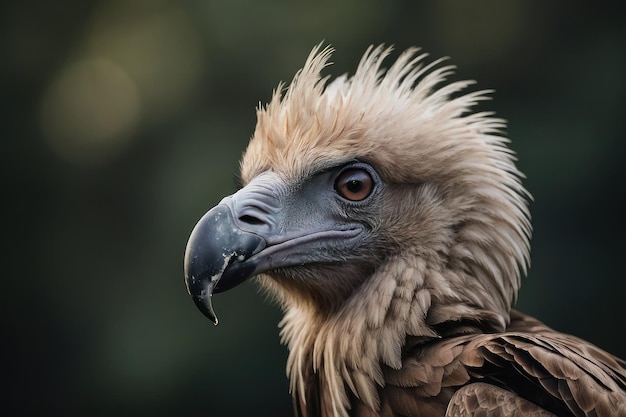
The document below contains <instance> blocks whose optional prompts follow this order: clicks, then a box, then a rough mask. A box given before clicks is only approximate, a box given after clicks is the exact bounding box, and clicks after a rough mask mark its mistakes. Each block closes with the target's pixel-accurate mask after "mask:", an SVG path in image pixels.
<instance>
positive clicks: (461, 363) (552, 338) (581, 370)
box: [382, 312, 626, 417]
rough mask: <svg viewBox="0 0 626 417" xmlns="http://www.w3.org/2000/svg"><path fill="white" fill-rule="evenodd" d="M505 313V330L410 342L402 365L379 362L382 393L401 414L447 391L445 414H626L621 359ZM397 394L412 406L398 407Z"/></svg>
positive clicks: (442, 399) (443, 398) (443, 399)
mask: <svg viewBox="0 0 626 417" xmlns="http://www.w3.org/2000/svg"><path fill="white" fill-rule="evenodd" d="M512 317H513V323H512V325H511V326H510V328H511V329H512V330H514V331H511V332H505V333H500V334H479V335H465V336H459V337H456V338H452V339H446V340H443V341H433V342H430V343H426V344H424V345H422V346H421V347H415V348H414V350H413V351H412V352H411V353H410V354H409V353H406V357H405V358H404V360H403V366H402V368H401V369H398V370H394V369H390V368H385V370H384V372H385V381H386V383H387V385H386V386H385V387H384V389H383V395H382V397H383V398H387V399H389V398H391V400H389V404H390V405H391V406H392V408H393V409H394V411H395V412H398V413H400V414H401V415H406V416H419V415H428V414H424V409H420V407H419V404H429V405H428V407H431V406H432V404H434V403H437V401H439V403H443V404H444V405H446V406H447V401H448V399H449V398H450V392H451V391H450V390H452V392H453V391H455V390H456V393H455V394H454V396H453V397H452V400H451V401H450V406H449V409H448V413H449V414H448V415H459V416H463V415H474V416H478V415H483V416H505V415H506V416H542V417H543V416H552V415H573V416H599V417H601V416H616V415H617V416H626V391H625V390H624V376H625V375H626V371H625V368H624V362H623V361H622V360H621V359H618V358H614V357H612V356H610V355H609V354H607V353H605V352H603V351H601V350H600V349H598V348H596V347H594V346H593V345H590V344H589V343H586V342H583V341H581V340H580V339H577V338H574V337H571V336H567V335H564V334H560V333H557V332H554V331H552V330H551V329H549V328H548V327H546V326H543V325H542V324H541V323H539V322H538V321H536V320H533V319H530V318H527V317H525V316H522V315H521V314H520V313H517V312H514V313H513V315H512ZM525 330H528V332H526V331H525ZM531 330H532V332H531ZM410 398H412V400H411V399H410ZM400 400H402V401H408V402H410V403H411V404H414V405H415V407H417V408H416V410H417V411H416V412H414V413H412V414H410V413H407V414H405V413H403V412H401V411H400V409H399V408H398V409H397V408H395V407H399V405H398V404H399V401H400ZM402 407H403V411H409V409H411V407H412V406H409V405H403V406H402ZM424 407H427V406H426V405H424ZM414 411H415V410H414ZM431 411H432V409H431ZM450 413H452V414H450ZM464 413H465V414H464ZM433 415H435V414H433Z"/></svg>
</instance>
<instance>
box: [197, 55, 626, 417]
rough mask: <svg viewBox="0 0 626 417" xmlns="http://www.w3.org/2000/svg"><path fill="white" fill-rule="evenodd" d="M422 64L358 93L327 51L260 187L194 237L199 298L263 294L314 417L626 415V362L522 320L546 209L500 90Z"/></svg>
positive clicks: (208, 308) (254, 170)
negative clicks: (332, 71)
mask: <svg viewBox="0 0 626 417" xmlns="http://www.w3.org/2000/svg"><path fill="white" fill-rule="evenodd" d="M417 51H418V50H417V49H409V50H407V51H405V52H404V53H402V54H400V55H399V57H398V59H397V60H396V61H395V62H394V63H393V64H391V66H390V67H389V68H388V69H384V67H383V61H384V59H385V57H386V56H387V55H388V54H389V53H390V49H389V48H385V47H382V46H381V47H376V48H370V49H368V50H367V52H366V53H365V55H364V56H363V58H362V59H361V61H360V63H359V65H358V68H357V69H356V72H355V73H354V75H353V76H352V77H347V76H341V77H339V78H337V79H335V80H334V81H332V82H329V79H328V77H323V76H322V75H321V71H322V70H323V69H324V68H325V67H326V66H327V65H328V63H329V58H330V55H331V53H332V49H331V48H329V47H327V48H325V49H322V48H321V47H320V46H318V47H316V48H315V49H314V50H313V51H312V52H311V55H310V56H309V57H308V59H307V61H306V63H305V64H304V67H303V68H302V69H301V70H300V71H298V72H297V74H296V75H295V77H294V78H293V81H292V82H291V84H290V85H289V86H288V87H287V88H284V86H283V85H282V84H281V85H279V87H278V88H277V90H276V91H275V92H274V94H273V97H272V99H271V101H270V103H269V104H267V105H266V106H263V107H261V108H259V109H258V112H257V116H258V120H257V125H256V129H255V132H254V135H253V137H252V139H251V140H250V143H249V145H248V148H247V150H246V152H245V154H244V156H243V158H242V161H241V179H242V183H243V188H241V189H240V190H239V191H237V192H236V193H234V194H233V195H230V196H228V197H226V198H224V199H223V200H222V201H221V202H220V203H219V204H218V205H217V206H216V207H214V208H213V209H211V210H210V211H209V212H208V213H206V214H205V215H204V217H202V219H201V220H200V221H199V222H198V224H197V225H196V226H195V228H194V229H193V231H192V233H191V236H190V238H189V242H188V244H187V248H186V253H185V280H186V284H187V289H188V291H189V293H190V294H191V296H192V298H193V300H194V302H195V304H196V305H197V307H198V308H199V309H200V310H201V311H202V312H203V313H204V314H205V315H206V316H207V317H209V318H210V319H211V320H212V321H213V322H214V323H216V324H217V318H216V316H215V314H214V311H213V307H212V305H211V297H212V294H213V293H217V292H221V291H226V290H228V289H230V288H232V287H234V286H236V285H238V284H239V283H241V282H242V281H244V280H246V279H248V278H250V277H256V280H257V281H258V282H259V283H260V285H261V287H262V288H264V289H265V290H266V291H267V292H268V293H269V294H271V295H272V296H273V297H274V298H275V299H276V300H277V302H278V303H279V304H280V306H281V307H282V309H283V310H284V318H283V320H282V321H281V323H280V327H281V328H282V330H281V336H282V340H283V342H284V343H285V344H286V345H287V346H288V349H289V358H288V362H287V374H288V376H289V380H290V387H291V393H292V395H293V400H294V408H295V412H296V414H297V415H299V416H303V417H304V416H306V417H312V416H339V417H345V416H429V417H434V416H444V415H446V416H470V415H475V416H553V415H557V416H616V415H622V416H624V415H626V393H625V392H626V391H625V387H626V372H625V367H626V362H625V361H624V360H622V359H620V358H617V357H614V356H612V355H610V354H608V353H606V352H604V351H602V350H600V349H599V348H597V347H595V346H593V345H592V344H590V343H588V342H585V341H583V340H581V339H577V338H575V337H573V336H570V335H565V334H562V333H558V332H556V331H554V330H552V329H550V328H549V327H547V326H545V325H544V324H542V323H541V322H539V321H537V320H535V319H534V318H531V317H529V316H527V315H524V314H522V313H520V312H518V311H516V310H514V309H512V305H513V304H514V303H515V301H516V296H517V292H518V289H519V286H520V277H521V276H522V275H525V273H526V270H527V267H528V264H529V240H530V235H531V223H530V214H529V211H528V200H529V198H530V196H529V194H528V192H527V191H526V190H525V189H524V187H523V186H522V183H521V180H520V179H521V177H522V174H521V173H520V172H519V171H518V169H517V168H516V166H515V164H514V159H515V158H514V155H513V152H512V151H511V150H510V149H509V148H508V147H507V143H508V139H506V138H505V137H504V136H503V133H502V131H503V128H504V127H505V122H504V121H503V120H501V119H498V118H495V117H494V116H493V115H492V113H486V112H472V111H471V109H472V107H473V106H474V105H475V104H476V103H478V102H479V101H481V100H485V99H486V98H487V96H488V94H489V92H487V91H476V92H470V93H464V92H462V91H463V90H464V89H465V88H466V87H467V86H469V85H470V84H472V82H469V81H459V82H452V83H448V84H446V83H444V81H445V80H446V77H447V76H449V75H450V74H451V72H452V71H453V68H452V67H451V66H445V65H442V64H441V60H439V61H435V62H433V63H430V64H425V54H421V55H420V54H418V53H417Z"/></svg>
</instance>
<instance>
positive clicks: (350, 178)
mask: <svg viewBox="0 0 626 417" xmlns="http://www.w3.org/2000/svg"><path fill="white" fill-rule="evenodd" d="M373 188H374V181H373V180H372V176H371V175H370V173H369V172H367V171H366V170H364V169H361V168H348V169H346V170H345V171H343V172H342V173H341V174H339V176H338V177H337V179H336V180H335V190H336V191H337V192H338V193H339V195H340V196H342V197H343V198H345V199H347V200H350V201H361V200H363V199H365V198H366V197H367V196H369V195H370V193H371V192H372V189H373Z"/></svg>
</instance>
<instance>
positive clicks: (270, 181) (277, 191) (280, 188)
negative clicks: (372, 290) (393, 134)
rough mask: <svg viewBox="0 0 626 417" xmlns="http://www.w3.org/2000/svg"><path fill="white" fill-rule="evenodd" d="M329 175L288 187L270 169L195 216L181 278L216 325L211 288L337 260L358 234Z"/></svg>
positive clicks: (358, 227)
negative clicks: (294, 188) (341, 203)
mask: <svg viewBox="0 0 626 417" xmlns="http://www.w3.org/2000/svg"><path fill="white" fill-rule="evenodd" d="M333 175H334V174H333V172H326V173H324V174H321V175H320V176H318V177H316V179H315V180H314V181H313V182H311V183H310V184H308V186H307V187H304V188H303V189H301V190H300V191H293V190H291V189H290V188H289V187H287V186H286V184H285V183H284V182H282V180H281V179H280V177H279V176H278V175H276V174H275V173H272V172H266V173H263V174H260V175H259V176H257V177H256V178H254V179H253V180H252V181H250V183H249V184H248V185H246V186H245V187H244V188H242V189H241V190H239V191H237V192H236V193H235V194H233V195H231V196H228V197H226V198H224V199H223V200H222V201H221V202H220V203H219V204H218V205H217V206H215V207H214V208H212V209H211V210H210V211H209V212H208V213H206V214H205V215H204V216H203V217H202V218H201V219H200V220H199V221H198V224H196V226H195V227H194V229H193V231H192V232H191V235H190V237H189V241H188V242H187V248H186V250H185V283H186V285H187V291H188V292H189V294H190V295H191V296H192V298H193V301H194V303H195V304H196V306H197V307H198V308H199V309H200V311H202V313H203V314H204V315H205V316H207V317H208V318H209V319H210V320H211V321H212V322H213V323H214V324H217V317H216V316H215V312H214V311H213V306H212V304H211V297H212V295H213V293H217V292H222V291H226V290H229V289H231V288H233V287H235V286H237V285H239V284H241V283H242V282H243V281H245V280H246V279H248V278H250V277H252V276H254V275H257V274H260V273H263V272H268V271H272V270H275V269H278V268H284V267H293V266H301V265H306V264H310V263H327V262H336V261H341V260H343V259H344V258H343V257H342V256H341V255H340V254H341V252H342V251H345V250H347V249H348V248H353V247H354V246H355V244H356V243H357V242H358V241H359V239H362V236H363V231H364V226H363V225H362V224H360V223H359V222H357V221H355V220H354V219H350V218H348V219H346V218H345V216H342V215H341V210H340V205H338V203H337V197H336V192H335V191H334V190H333V187H332V180H333V178H334V177H333ZM329 184H330V185H329Z"/></svg>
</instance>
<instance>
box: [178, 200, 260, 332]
mask: <svg viewBox="0 0 626 417" xmlns="http://www.w3.org/2000/svg"><path fill="white" fill-rule="evenodd" d="M264 247H265V240H264V239H263V238H262V237H260V236H258V235H256V234H254V233H250V232H245V231H243V230H241V228H239V227H238V226H237V225H236V223H235V221H234V218H233V213H232V211H231V209H230V207H229V205H228V204H223V203H222V204H220V205H218V206H216V207H214V208H213V209H211V210H210V211H209V212H208V213H206V214H205V215H204V216H203V217H202V218H201V219H200V221H198V223H197V224H196V226H195V227H194V229H193V231H192V232H191V236H190V237H189V241H188V242H187V248H186V250H185V283H186V284H187V291H188V292H189V294H190V295H191V297H192V298H193V301H194V303H195V304H196V307H198V309H200V311H201V312H202V313H203V314H204V315H205V316H206V317H207V318H208V319H209V320H211V321H212V322H213V323H214V324H215V325H217V316H216V315H215V312H214V310H213V305H212V304H211V296H212V295H213V293H214V292H221V291H226V290H229V289H231V288H232V287H235V286H237V285H239V284H240V283H242V282H243V281H245V280H246V279H247V278H249V277H250V276H251V275H252V274H253V272H254V269H255V266H254V263H253V262H248V263H243V261H245V260H247V259H248V258H250V257H251V256H252V255H254V254H256V253H258V252H259V251H260V250H261V249H263V248H264Z"/></svg>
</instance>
